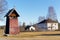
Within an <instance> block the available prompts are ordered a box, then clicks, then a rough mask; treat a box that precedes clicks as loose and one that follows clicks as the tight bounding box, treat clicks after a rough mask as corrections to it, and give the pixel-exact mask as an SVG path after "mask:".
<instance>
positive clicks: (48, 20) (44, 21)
mask: <svg viewBox="0 0 60 40" xmlns="http://www.w3.org/2000/svg"><path fill="white" fill-rule="evenodd" d="M40 23H58V21H54V20H51V19H45V20H42V21H41V22H39V23H38V24H40Z"/></svg>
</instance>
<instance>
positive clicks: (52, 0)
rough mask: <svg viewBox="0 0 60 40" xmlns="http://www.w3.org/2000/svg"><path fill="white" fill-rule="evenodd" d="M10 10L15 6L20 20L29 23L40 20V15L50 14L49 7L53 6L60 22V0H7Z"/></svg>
mask: <svg viewBox="0 0 60 40" xmlns="http://www.w3.org/2000/svg"><path fill="white" fill-rule="evenodd" d="M6 1H7V2H8V10H9V9H11V8H13V7H14V6H15V8H16V10H17V12H18V13H19V15H20V17H19V22H20V23H23V22H26V24H29V23H30V22H32V23H36V22H38V17H39V16H45V17H46V15H47V14H48V7H49V6H53V7H54V10H55V13H56V15H57V19H58V21H59V22H60V0H6Z"/></svg>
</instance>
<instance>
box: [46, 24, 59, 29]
mask: <svg viewBox="0 0 60 40" xmlns="http://www.w3.org/2000/svg"><path fill="white" fill-rule="evenodd" d="M47 28H48V30H58V23H47Z"/></svg>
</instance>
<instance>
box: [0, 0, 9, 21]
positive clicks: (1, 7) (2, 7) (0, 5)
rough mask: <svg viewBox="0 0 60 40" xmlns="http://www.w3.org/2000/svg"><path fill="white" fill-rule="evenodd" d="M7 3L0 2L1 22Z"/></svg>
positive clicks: (2, 0) (0, 0) (3, 0)
mask: <svg viewBox="0 0 60 40" xmlns="http://www.w3.org/2000/svg"><path fill="white" fill-rule="evenodd" d="M7 8H8V7H7V1H6V0H0V20H3V18H2V17H3V16H4V13H5V12H6V10H7Z"/></svg>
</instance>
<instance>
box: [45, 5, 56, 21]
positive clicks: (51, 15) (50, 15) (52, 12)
mask: <svg viewBox="0 0 60 40" xmlns="http://www.w3.org/2000/svg"><path fill="white" fill-rule="evenodd" d="M46 18H47V19H48V18H49V19H51V20H54V21H57V15H56V13H55V10H54V7H52V6H50V7H49V8H48V14H47V17H46Z"/></svg>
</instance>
